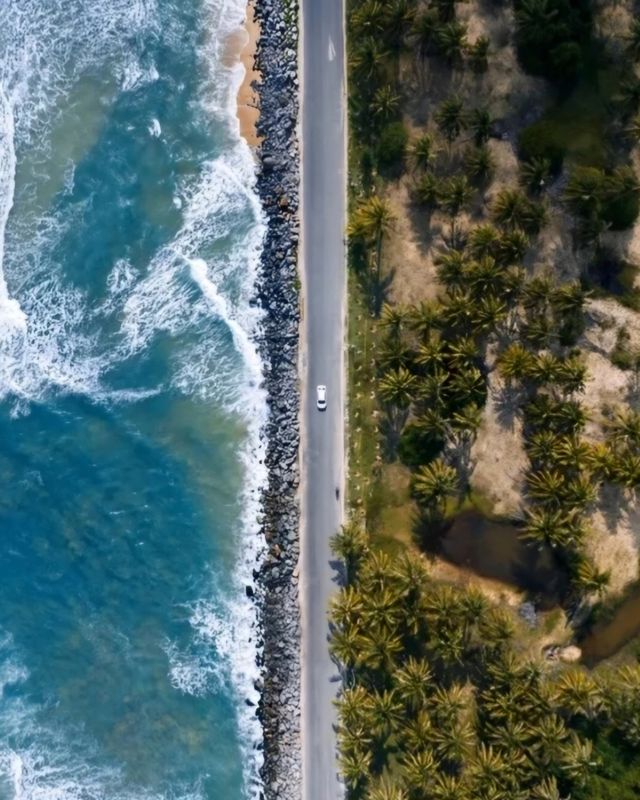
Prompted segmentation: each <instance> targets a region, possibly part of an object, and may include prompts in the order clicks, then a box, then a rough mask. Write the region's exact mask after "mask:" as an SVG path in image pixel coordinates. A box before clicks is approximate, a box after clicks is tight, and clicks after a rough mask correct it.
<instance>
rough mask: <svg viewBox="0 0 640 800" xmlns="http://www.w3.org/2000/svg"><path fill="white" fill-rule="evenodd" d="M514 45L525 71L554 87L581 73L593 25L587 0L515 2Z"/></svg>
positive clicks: (589, 3)
mask: <svg viewBox="0 0 640 800" xmlns="http://www.w3.org/2000/svg"><path fill="white" fill-rule="evenodd" d="M515 10H516V29H517V33H516V44H517V48H518V58H519V60H520V63H521V64H522V66H523V67H524V69H525V70H526V71H527V72H529V73H531V74H533V75H543V76H544V77H545V78H547V79H548V80H550V81H551V82H552V83H554V84H566V83H567V82H570V81H572V80H573V79H574V78H575V77H576V76H577V75H578V73H579V72H580V70H581V68H582V64H583V55H582V54H583V50H584V49H585V47H586V46H588V44H589V43H590V39H591V31H592V24H593V15H592V11H591V2H590V0H515Z"/></svg>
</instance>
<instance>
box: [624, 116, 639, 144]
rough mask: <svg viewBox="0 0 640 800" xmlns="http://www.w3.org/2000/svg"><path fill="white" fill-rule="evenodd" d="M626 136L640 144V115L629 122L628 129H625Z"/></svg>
mask: <svg viewBox="0 0 640 800" xmlns="http://www.w3.org/2000/svg"><path fill="white" fill-rule="evenodd" d="M624 132H625V133H626V135H627V136H628V137H629V139H631V140H632V141H633V142H635V143H636V144H637V143H638V142H640V114H636V116H635V117H633V119H632V120H631V121H630V122H629V124H628V125H627V127H626V128H625V129H624Z"/></svg>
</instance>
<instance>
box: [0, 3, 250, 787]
mask: <svg viewBox="0 0 640 800" xmlns="http://www.w3.org/2000/svg"><path fill="white" fill-rule="evenodd" d="M243 16H244V6H243V3H242V2H240V1H239V0H155V2H154V1H153V0H109V1H108V2H104V0H4V1H3V2H2V3H0V242H2V243H3V251H2V252H1V253H0V256H1V257H2V269H3V275H2V279H1V280H0V442H1V446H0V487H1V490H0V526H1V531H2V541H1V544H0V687H1V691H2V695H1V698H0V798H2V799H4V798H29V799H33V800H67V799H68V800H94V798H95V799H96V800H97V799H98V798H100V799H101V800H102V799H104V800H121V799H122V800H134V798H135V800H139V799H142V798H145V799H146V798H216V799H217V798H221V799H223V798H224V800H227V799H228V800H235V798H238V799H239V798H245V797H250V796H251V795H252V794H253V790H254V789H255V783H254V781H255V777H256V771H257V768H258V767H259V764H260V758H259V752H258V751H257V750H256V749H255V742H256V741H257V740H258V738H259V728H258V726H257V722H256V719H255V715H254V711H255V708H254V707H253V706H252V705H251V703H255V702H256V701H257V697H256V692H255V689H254V688H253V680H254V678H255V666H254V664H255V649H254V640H255V631H254V630H253V627H252V626H253V623H254V617H253V609H252V607H251V604H250V602H249V601H248V600H247V598H246V596H245V584H246V583H247V582H248V581H249V580H250V574H251V568H252V566H253V563H254V558H255V551H256V546H257V542H258V536H257V523H256V499H257V496H258V492H259V489H260V485H261V481H262V479H263V475H262V469H261V467H260V457H261V451H260V444H259V439H258V431H259V428H260V425H261V422H262V420H263V418H264V414H265V402H264V397H263V396H262V394H261V391H260V389H259V384H260V377H261V365H260V362H259V359H258V357H257V355H256V352H255V348H254V344H253V335H254V334H255V332H256V329H257V325H259V318H258V316H257V312H256V311H255V310H254V309H253V308H252V306H251V305H250V302H249V301H250V298H251V296H252V293H253V284H254V279H255V270H256V268H257V259H258V255H259V248H260V243H261V238H262V234H263V227H262V217H261V211H260V208H259V204H258V201H257V198H256V195H255V193H254V189H253V185H254V167H253V161H252V157H251V154H250V151H249V150H248V148H247V146H246V144H245V143H244V142H243V141H242V140H241V139H240V137H239V134H238V128H237V122H236V120H235V116H234V104H235V88H236V86H237V82H238V79H239V77H240V76H239V75H238V71H237V68H230V67H225V66H224V65H223V64H224V61H223V55H224V43H225V41H226V39H227V37H228V35H229V33H230V32H231V31H233V30H234V29H236V28H237V27H238V25H239V24H240V23H241V21H242V19H243ZM247 701H249V702H247Z"/></svg>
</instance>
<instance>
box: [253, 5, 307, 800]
mask: <svg viewBox="0 0 640 800" xmlns="http://www.w3.org/2000/svg"><path fill="white" fill-rule="evenodd" d="M255 16H256V19H257V21H258V22H259V24H260V31H261V33H260V39H259V42H258V47H257V50H256V67H257V69H258V71H259V72H260V73H261V77H262V80H261V83H260V84H259V85H258V86H257V87H256V88H257V90H258V93H259V98H260V118H259V121H258V125H257V129H258V135H259V137H260V138H261V141H262V144H261V147H260V150H259V156H260V162H261V167H260V171H259V177H258V190H259V194H260V198H261V202H262V205H263V208H264V212H265V216H266V220H267V232H266V236H265V241H264V249H263V253H262V269H261V277H260V282H259V286H258V301H259V302H260V304H261V306H262V307H263V309H264V310H265V312H266V313H265V318H264V324H263V336H262V341H261V351H262V352H261V354H262V357H263V362H264V365H265V367H264V376H265V389H266V391H267V396H268V402H269V420H268V423H267V430H266V431H265V435H266V437H267V442H266V462H267V467H268V471H269V478H268V485H267V487H266V489H265V492H264V497H263V530H264V535H265V540H266V545H267V552H266V554H265V555H264V558H263V560H262V562H261V565H260V569H259V570H257V572H256V576H255V578H256V587H257V588H256V595H257V597H256V599H257V602H258V604H259V609H260V622H261V629H262V656H261V667H262V675H263V677H262V685H261V686H260V687H259V688H260V690H261V695H262V696H261V701H260V706H259V709H258V714H259V717H260V720H261V722H262V726H263V731H264V765H263V768H262V779H263V787H264V788H263V797H264V798H265V800H276V799H277V800H300V797H301V782H302V768H301V745H300V612H299V603H298V558H299V554H300V548H299V524H300V511H299V504H298V484H299V444H300V432H299V408H300V397H299V382H298V332H299V322H300V313H299V290H298V289H299V281H298V268H297V262H298V240H299V218H298V200H299V180H300V173H299V148H298V138H297V123H298V106H299V103H298V7H297V0H257V2H256V3H255Z"/></svg>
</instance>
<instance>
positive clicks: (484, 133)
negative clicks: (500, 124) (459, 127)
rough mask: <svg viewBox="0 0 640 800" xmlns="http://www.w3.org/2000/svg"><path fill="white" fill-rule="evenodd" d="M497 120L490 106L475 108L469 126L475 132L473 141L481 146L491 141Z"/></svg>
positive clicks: (470, 116) (470, 115)
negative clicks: (492, 114)
mask: <svg viewBox="0 0 640 800" xmlns="http://www.w3.org/2000/svg"><path fill="white" fill-rule="evenodd" d="M494 122H495V120H494V119H493V117H492V116H491V112H490V111H489V109H488V108H484V107H480V108H474V109H473V111H472V112H471V113H470V114H469V119H468V126H469V130H470V131H471V133H472V134H473V141H474V142H475V144H476V146H478V147H480V146H481V145H483V144H485V143H486V142H488V141H489V138H490V137H491V133H492V131H493V125H494Z"/></svg>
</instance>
